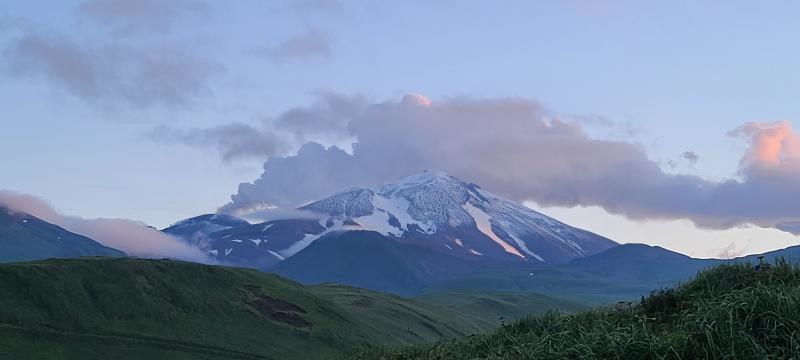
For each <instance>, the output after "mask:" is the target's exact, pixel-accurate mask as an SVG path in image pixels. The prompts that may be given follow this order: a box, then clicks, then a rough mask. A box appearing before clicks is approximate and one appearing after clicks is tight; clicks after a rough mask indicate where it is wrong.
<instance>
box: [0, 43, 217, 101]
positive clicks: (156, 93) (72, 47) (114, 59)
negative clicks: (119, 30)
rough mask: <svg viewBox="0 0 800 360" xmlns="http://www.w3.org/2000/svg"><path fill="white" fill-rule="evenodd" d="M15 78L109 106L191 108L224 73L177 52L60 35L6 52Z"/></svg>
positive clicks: (8, 67) (23, 44) (7, 61)
mask: <svg viewBox="0 0 800 360" xmlns="http://www.w3.org/2000/svg"><path fill="white" fill-rule="evenodd" d="M3 55H4V56H3V58H4V60H5V62H6V65H7V68H6V70H7V71H8V72H9V73H10V74H11V75H14V76H17V77H23V78H41V79H44V80H47V81H48V82H50V83H52V84H54V85H56V86H57V87H60V88H62V89H64V90H66V91H68V92H69V93H71V94H73V95H75V96H77V97H80V98H82V99H84V100H87V101H91V102H98V103H102V104H105V105H116V104H119V103H124V104H127V105H133V106H142V107H146V106H152V105H170V106H175V105H181V106H182V105H187V104H188V103H189V102H190V100H191V99H192V98H194V97H196V96H198V95H200V94H202V93H205V92H207V91H208V89H207V88H206V82H207V81H208V80H209V79H210V78H211V77H212V75H214V74H216V73H218V72H219V71H221V68H220V67H219V66H217V65H214V64H211V63H208V62H204V61H201V60H198V59H196V58H194V57H193V56H190V55H189V54H187V53H185V52H183V51H181V50H179V49H175V48H170V47H163V48H150V49H147V50H142V49H138V48H136V47H133V46H130V45H125V44H121V43H120V44H114V43H110V44H103V45H96V44H86V43H78V42H76V41H75V40H73V39H71V38H69V37H66V36H63V35H58V34H43V33H37V32H29V33H26V34H24V35H22V36H20V37H18V38H16V39H14V40H13V41H12V42H11V43H10V44H9V45H8V46H7V47H6V48H5V51H4V53H3Z"/></svg>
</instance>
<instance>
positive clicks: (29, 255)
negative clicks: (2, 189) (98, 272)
mask: <svg viewBox="0 0 800 360" xmlns="http://www.w3.org/2000/svg"><path fill="white" fill-rule="evenodd" d="M79 256H125V253H123V252H122V251H119V250H116V249H112V248H109V247H106V246H103V245H102V244H100V243H98V242H96V241H94V240H92V239H90V238H88V237H85V236H82V235H78V234H75V233H72V232H69V231H67V230H65V229H63V228H61V227H59V226H56V225H53V224H51V223H48V222H46V221H44V220H41V219H39V218H36V217H34V216H31V215H28V214H25V213H21V212H12V211H11V210H9V209H8V208H5V207H2V206H0V262H4V261H22V260H33V259H44V258H50V257H57V258H68V257H79Z"/></svg>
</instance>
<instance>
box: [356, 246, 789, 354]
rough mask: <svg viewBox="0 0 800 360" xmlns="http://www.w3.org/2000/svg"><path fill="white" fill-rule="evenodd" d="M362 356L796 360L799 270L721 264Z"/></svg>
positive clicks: (783, 266)
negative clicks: (604, 299) (672, 280)
mask: <svg viewBox="0 0 800 360" xmlns="http://www.w3.org/2000/svg"><path fill="white" fill-rule="evenodd" d="M357 358H358V359H798V358H800V268H798V267H796V266H792V265H790V264H789V263H787V262H785V261H782V260H781V261H778V262H777V263H776V265H775V266H774V267H773V269H772V270H771V271H769V272H758V273H757V272H755V271H754V270H753V267H752V266H751V265H748V264H728V265H719V266H717V267H715V268H713V269H710V270H707V271H704V272H702V273H700V274H698V276H697V277H696V278H695V279H693V280H692V281H689V282H687V283H685V284H682V285H679V286H677V287H676V288H675V289H665V290H662V291H659V292H656V293H653V294H652V295H651V296H649V297H647V298H643V299H642V300H641V301H639V302H635V303H621V304H618V305H617V306H615V307H604V308H597V309H594V310H591V311H584V312H578V313H575V314H572V315H570V314H561V313H556V312H550V313H547V314H545V315H543V316H538V317H530V318H526V319H523V320H521V321H518V322H515V323H513V324H511V325H508V326H505V327H503V328H501V329H499V330H498V331H496V332H494V333H491V334H485V335H476V336H470V337H466V338H462V339H458V340H449V341H442V342H439V343H437V344H434V345H429V346H421V347H411V348H400V349H382V350H377V351H372V352H369V353H364V354H361V355H359V356H358V357H357Z"/></svg>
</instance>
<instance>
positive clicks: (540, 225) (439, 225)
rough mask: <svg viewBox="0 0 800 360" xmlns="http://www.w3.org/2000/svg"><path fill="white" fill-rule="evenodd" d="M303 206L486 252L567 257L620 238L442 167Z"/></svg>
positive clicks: (394, 233)
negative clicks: (571, 223) (579, 225)
mask: <svg viewBox="0 0 800 360" xmlns="http://www.w3.org/2000/svg"><path fill="white" fill-rule="evenodd" d="M302 209H304V210H310V211H314V212H317V213H322V214H326V215H328V216H332V217H333V220H332V223H333V224H341V226H344V225H347V227H348V228H353V227H355V228H358V229H363V230H372V231H376V232H379V233H381V234H383V235H386V236H389V237H392V238H395V239H397V240H399V241H403V242H412V243H417V244H420V245H423V246H428V247H435V248H438V249H439V250H440V251H446V252H452V253H454V254H459V255H465V256H479V257H482V258H508V257H511V258H512V259H516V260H520V259H523V260H528V259H534V260H535V261H539V262H563V261H567V260H571V259H573V258H576V257H583V256H587V255H590V254H593V253H596V252H598V251H601V250H605V249H607V248H608V247H610V246H613V245H615V243H614V242H613V241H610V240H608V239H605V238H603V237H601V236H597V235H595V234H591V233H589V232H585V231H583V230H580V229H575V228H572V227H570V226H568V225H565V224H563V223H560V222H558V221H556V220H554V219H551V218H549V217H547V216H544V215H542V214H540V213H537V212H535V211H533V210H531V209H529V208H527V207H525V206H523V205H520V204H518V203H515V202H513V201H511V200H507V199H504V198H502V197H500V196H497V195H494V194H492V193H490V192H488V191H485V190H483V189H481V188H480V187H479V186H478V185H475V184H472V183H468V182H465V181H463V180H461V179H458V178H456V177H453V176H450V175H448V174H447V173H445V172H443V171H439V170H425V171H423V172H421V173H418V174H414V175H411V176H407V177H404V178H402V179H399V180H397V181H395V182H392V183H388V184H385V185H381V186H379V187H376V188H371V189H367V188H359V189H351V190H348V191H346V192H342V193H339V194H336V195H334V196H331V197H329V198H326V199H323V200H320V201H317V202H314V203H311V204H308V205H306V206H304V207H303V208H302ZM334 227H336V225H335V226H334Z"/></svg>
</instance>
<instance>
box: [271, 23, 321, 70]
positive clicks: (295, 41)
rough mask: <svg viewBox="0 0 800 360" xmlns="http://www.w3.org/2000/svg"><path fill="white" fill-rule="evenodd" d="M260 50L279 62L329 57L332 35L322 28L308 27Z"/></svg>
mask: <svg viewBox="0 0 800 360" xmlns="http://www.w3.org/2000/svg"><path fill="white" fill-rule="evenodd" d="M259 52H260V53H263V54H264V55H266V56H267V57H269V58H270V59H272V60H273V61H274V62H278V63H280V62H284V61H287V60H295V59H309V58H322V59H328V58H330V56H331V37H330V35H328V34H327V33H324V32H322V31H320V30H317V29H308V30H306V31H304V32H302V33H299V34H297V35H295V36H292V37H290V38H288V39H286V40H284V41H283V42H281V43H280V44H278V45H277V46H275V47H272V48H268V49H263V50H261V51H259Z"/></svg>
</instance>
